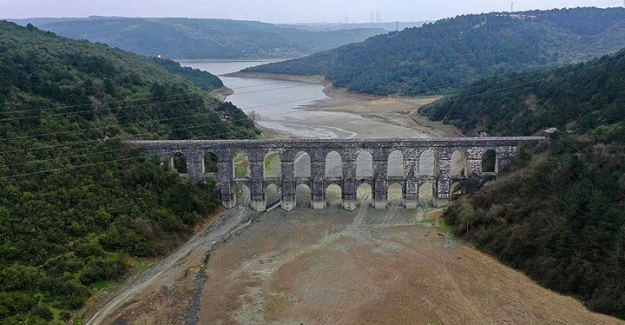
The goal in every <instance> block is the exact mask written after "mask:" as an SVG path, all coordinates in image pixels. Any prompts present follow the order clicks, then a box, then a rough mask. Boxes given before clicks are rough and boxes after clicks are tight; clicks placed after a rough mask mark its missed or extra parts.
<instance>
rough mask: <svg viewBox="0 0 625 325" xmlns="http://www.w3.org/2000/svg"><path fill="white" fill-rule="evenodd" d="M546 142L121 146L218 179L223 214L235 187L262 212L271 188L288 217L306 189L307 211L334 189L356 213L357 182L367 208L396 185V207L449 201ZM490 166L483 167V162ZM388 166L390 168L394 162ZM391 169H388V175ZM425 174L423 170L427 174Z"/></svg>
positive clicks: (380, 204) (198, 176)
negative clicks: (272, 160) (365, 188)
mask: <svg viewBox="0 0 625 325" xmlns="http://www.w3.org/2000/svg"><path fill="white" fill-rule="evenodd" d="M545 139H546V138H545V137H537V136H535V137H479V138H442V139H359V140H355V139H350V140H336V139H323V140H322V139H320V140H316V139H315V140H181V141H149V140H147V141H128V143H129V144H131V145H134V146H136V147H138V148H140V149H141V150H142V151H143V152H144V154H145V155H146V157H147V158H148V159H160V161H161V162H164V161H166V160H165V159H171V160H170V161H171V165H172V166H173V157H174V156H176V155H183V156H185V157H186V161H187V165H186V170H187V176H188V177H189V178H191V179H194V180H197V181H203V180H206V179H207V178H208V177H213V178H214V179H215V180H216V181H217V186H218V190H219V193H220V194H221V200H222V203H223V205H224V206H225V207H226V208H233V207H235V205H236V188H237V186H240V185H244V186H247V187H248V188H249V190H250V194H251V207H252V208H253V209H254V210H256V211H262V210H264V209H265V207H266V203H267V202H266V200H267V199H266V189H267V187H268V186H269V185H272V184H273V185H276V186H277V187H278V189H279V192H280V193H281V194H280V195H281V199H282V208H283V209H285V210H287V211H290V210H292V209H294V208H295V205H296V189H297V187H298V186H301V185H306V186H308V187H309V189H310V193H311V202H312V203H311V206H312V208H313V209H323V208H325V207H326V191H327V188H328V187H329V186H331V185H333V184H335V185H338V186H339V187H340V189H341V193H342V205H343V207H344V208H345V209H347V210H354V209H356V205H357V189H358V187H359V186H360V185H361V184H368V185H370V186H371V193H372V196H373V205H374V207H375V208H377V209H383V208H386V206H387V202H388V188H389V184H395V183H397V184H399V185H401V187H402V196H403V197H402V204H403V206H404V207H406V208H408V209H415V208H417V206H418V204H419V189H420V187H421V186H423V185H424V184H426V186H427V184H431V186H432V194H433V201H434V202H433V204H434V205H435V206H441V205H445V204H447V203H449V200H450V197H451V190H452V184H455V183H461V184H462V183H463V182H467V181H469V180H473V181H475V180H477V181H480V180H482V181H483V180H484V179H486V178H488V177H493V176H496V175H497V174H498V173H499V170H500V169H502V168H505V167H506V166H507V165H509V164H510V162H511V161H512V159H513V158H514V156H515V155H516V154H517V152H518V151H519V149H520V148H521V147H522V146H534V145H536V144H537V143H538V142H540V141H543V140H545ZM207 153H210V154H212V155H213V156H212V157H216V158H213V159H216V160H217V165H218V168H217V170H213V173H207V171H206V167H205V166H206V165H205V157H206V156H207ZM272 153H275V154H277V155H278V156H279V166H280V167H279V169H280V172H279V173H278V174H277V175H272V176H273V177H268V176H267V175H266V171H265V159H266V157H268V155H270V154H272ZM243 154H244V155H245V156H247V158H248V160H249V172H248V173H247V175H246V177H241V178H237V177H236V176H235V157H236V156H237V155H243ZM361 155H364V156H369V162H368V164H369V165H370V166H369V170H370V172H369V173H368V174H367V173H364V174H363V172H361V171H362V170H365V169H367V168H365V167H364V166H359V165H362V164H363V163H361V159H360V158H361ZM426 155H429V157H430V159H431V160H432V164H431V165H432V166H430V167H431V168H424V167H423V163H422V160H424V157H425V156H426ZM330 156H334V157H339V158H338V159H339V163H338V164H339V165H338V166H337V168H335V169H337V172H335V173H332V172H331V171H330V169H329V168H328V166H327V162H328V158H329V157H330ZM452 156H459V157H462V163H461V166H460V168H459V170H458V171H456V172H454V171H453V170H452ZM487 156H489V157H493V159H494V161H493V162H491V163H489V164H488V165H487V166H486V165H485V158H486V157H487ZM302 158H304V159H306V160H309V162H308V167H307V168H306V169H308V170H306V171H305V172H303V173H299V174H297V173H296V171H295V169H296V168H295V164H296V161H299V160H301V159H302ZM393 161H394V162H395V163H393ZM393 165H399V166H394V167H395V169H394V171H392V170H393ZM425 169H429V171H428V172H426V170H425Z"/></svg>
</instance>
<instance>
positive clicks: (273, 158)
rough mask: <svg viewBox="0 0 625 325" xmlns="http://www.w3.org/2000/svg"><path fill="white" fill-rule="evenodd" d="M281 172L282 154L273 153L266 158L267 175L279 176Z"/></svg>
mask: <svg viewBox="0 0 625 325" xmlns="http://www.w3.org/2000/svg"><path fill="white" fill-rule="evenodd" d="M279 173H280V156H279V155H278V154H277V153H272V154H270V155H269V156H267V158H265V176H267V177H278V176H279Z"/></svg>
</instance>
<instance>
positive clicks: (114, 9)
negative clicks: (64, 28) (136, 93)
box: [0, 0, 623, 23]
mask: <svg viewBox="0 0 625 325" xmlns="http://www.w3.org/2000/svg"><path fill="white" fill-rule="evenodd" d="M510 4H511V1H510V0H474V1H464V0H106V1H104V0H0V18H32V17H85V16H91V15H99V16H126V17H194V18H228V19H240V20H260V21H265V22H274V23H285V22H293V23H303V22H332V23H339V22H345V20H346V19H348V20H349V21H350V22H368V21H369V19H370V13H371V12H374V13H377V12H378V11H379V12H380V18H381V20H382V21H423V20H436V19H440V18H445V17H452V16H456V15H460V14H467V13H482V12H491V11H508V10H510ZM622 5H623V0H611V1H610V0H543V1H538V0H516V1H514V9H515V10H529V9H550V8H565V7H566V8H572V7H587V6H595V7H616V6H622Z"/></svg>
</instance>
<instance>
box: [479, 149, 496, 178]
mask: <svg viewBox="0 0 625 325" xmlns="http://www.w3.org/2000/svg"><path fill="white" fill-rule="evenodd" d="M482 173H497V152H496V151H495V150H493V149H489V150H486V152H484V154H483V155H482Z"/></svg>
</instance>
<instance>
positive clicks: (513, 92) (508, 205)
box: [425, 50, 625, 318]
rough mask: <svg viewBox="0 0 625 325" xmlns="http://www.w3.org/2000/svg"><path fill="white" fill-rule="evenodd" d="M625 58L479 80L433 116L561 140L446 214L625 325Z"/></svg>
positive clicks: (492, 248) (525, 157)
mask: <svg viewBox="0 0 625 325" xmlns="http://www.w3.org/2000/svg"><path fill="white" fill-rule="evenodd" d="M624 75H625V50H623V51H620V52H618V53H616V54H613V55H609V56H605V57H603V58H600V59H596V60H593V61H591V62H588V63H583V64H578V65H574V66H566V67H562V68H559V69H555V70H551V71H547V72H539V73H533V74H531V73H527V74H519V73H515V74H510V75H507V76H505V77H498V78H494V79H487V80H483V81H480V82H477V83H475V84H473V85H471V86H469V87H468V88H467V89H465V90H463V91H460V92H459V93H458V94H457V95H455V96H453V97H450V98H448V99H444V100H441V101H440V102H438V103H435V104H433V105H431V106H430V107H428V108H427V109H426V110H425V114H426V115H428V116H431V117H433V118H434V119H442V120H444V121H446V122H449V123H453V124H454V125H457V126H459V127H461V128H462V129H463V130H465V131H466V132H468V133H477V132H488V133H491V134H499V135H516V134H531V133H533V132H536V131H539V130H540V129H543V128H545V127H551V126H559V127H560V130H562V132H561V135H560V136H561V138H560V139H556V140H552V141H551V142H550V143H544V144H543V145H541V146H539V148H537V149H535V150H532V151H530V150H523V151H522V152H521V155H520V157H519V159H518V161H517V162H516V163H515V166H514V167H513V168H512V171H511V172H510V173H509V174H507V175H505V176H503V177H501V178H499V179H497V180H496V181H493V182H491V183H487V184H486V185H485V186H484V187H483V188H482V189H480V190H479V191H477V192H476V193H474V194H472V195H468V196H465V197H463V198H461V199H460V200H459V201H457V202H455V203H453V204H452V205H451V206H450V207H449V208H448V210H447V211H446V212H445V215H444V217H445V219H446V220H447V222H449V223H450V224H452V225H453V226H454V229H455V233H456V235H458V236H462V237H463V238H465V239H467V240H469V241H471V242H472V243H474V244H475V245H476V246H478V247H479V248H480V249H483V250H484V251H486V252H488V253H491V254H493V255H495V256H497V257H498V258H500V259H501V260H502V261H504V262H505V263H508V264H509V265H512V266H514V267H516V268H519V269H521V270H523V271H525V272H527V273H528V274H529V275H530V276H532V277H533V278H534V279H535V280H537V281H538V282H540V283H541V284H543V285H545V286H547V287H549V288H551V289H553V290H557V291H559V292H561V293H564V294H569V295H573V296H575V297H577V298H579V299H581V300H582V301H584V302H585V303H586V304H587V306H589V307H590V308H591V309H593V310H595V311H598V312H603V313H607V314H611V315H614V316H618V317H620V318H625V290H623V289H624V288H625V275H624V273H623V272H622V270H623V269H625V114H624V112H625V91H624V89H625V78H624V77H623V76H624Z"/></svg>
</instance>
